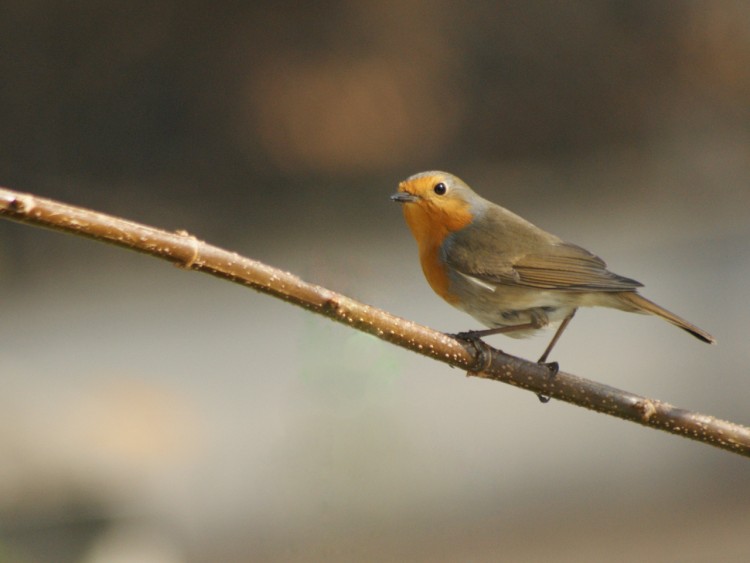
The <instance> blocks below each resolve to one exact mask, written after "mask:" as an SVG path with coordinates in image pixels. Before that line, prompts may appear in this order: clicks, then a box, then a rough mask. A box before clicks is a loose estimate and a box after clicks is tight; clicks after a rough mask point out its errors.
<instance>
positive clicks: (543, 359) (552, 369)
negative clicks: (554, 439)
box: [537, 309, 577, 403]
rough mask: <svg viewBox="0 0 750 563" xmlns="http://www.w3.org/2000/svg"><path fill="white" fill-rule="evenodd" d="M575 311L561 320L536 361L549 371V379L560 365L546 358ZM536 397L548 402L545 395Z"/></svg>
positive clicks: (554, 374)
mask: <svg viewBox="0 0 750 563" xmlns="http://www.w3.org/2000/svg"><path fill="white" fill-rule="evenodd" d="M576 311H577V309H573V310H572V311H571V312H570V314H569V315H568V316H567V317H565V318H564V319H563V321H562V322H561V323H560V326H559V327H558V328H557V331H556V332H555V335H554V336H553V337H552V340H551V341H550V343H549V344H548V345H547V349H546V350H545V351H544V354H542V356H541V357H540V358H539V360H537V363H538V364H541V365H543V366H545V367H546V368H547V369H548V370H549V374H550V378H554V377H555V376H556V375H557V372H558V371H560V365H559V364H558V363H557V362H547V357H548V356H549V353H550V352H551V351H552V348H554V347H555V344H557V341H558V340H560V336H562V333H563V331H564V330H565V328H566V327H567V326H568V324H569V323H570V321H571V319H572V318H573V316H574V315H575V314H576ZM537 397H539V400H540V401H541V402H542V403H548V402H549V397H547V396H546V395H542V394H541V393H538V394H537Z"/></svg>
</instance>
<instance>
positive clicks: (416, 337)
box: [0, 188, 750, 457]
mask: <svg viewBox="0 0 750 563" xmlns="http://www.w3.org/2000/svg"><path fill="white" fill-rule="evenodd" d="M0 215H2V216H4V217H6V218H8V219H12V220H15V221H20V222H23V223H29V224H32V225H36V226H40V227H47V228H50V229H54V230H58V231H63V232H67V233H71V234H75V235H79V236H84V237H88V238H93V239H95V240H99V241H102V242H108V243H111V244H115V245H117V246H121V247H124V248H129V249H131V250H135V251H137V252H142V253H144V254H150V255H152V256H156V257H158V258H162V259H164V260H168V261H170V262H173V263H174V264H176V265H178V266H180V267H182V268H186V269H191V270H197V271H201V272H206V273H209V274H212V275H214V276H217V277H220V278H224V279H228V280H231V281H233V282H236V283H240V284H244V285H247V286H249V287H252V288H253V289H256V290H258V291H260V292H263V293H267V294H269V295H273V296H274V297H277V298H279V299H283V300H284V301H287V302H290V303H294V304H295V305H299V306H300V307H304V308H305V309H308V310H310V311H313V312H315V313H318V314H321V315H324V316H326V317H328V318H330V319H333V320H335V321H338V322H340V323H343V324H346V325H349V326H352V327H353V328H356V329H358V330H361V331H363V332H367V333H369V334H372V335H374V336H377V337H378V338H381V339H383V340H386V341H388V342H392V343H393V344H397V345H398V346H401V347H403V348H406V349H408V350H412V351H414V352H417V353H419V354H423V355H425V356H429V357H431V358H433V359H435V360H438V361H441V362H444V363H447V364H449V365H452V366H456V367H459V368H461V369H464V370H467V371H468V372H469V374H470V375H476V376H479V377H483V378H487V379H494V380H497V381H502V382H504V383H509V384H511V385H515V386H516V387H521V388H523V389H528V390H530V391H533V392H534V393H538V394H543V395H546V396H548V397H554V398H556V399H559V400H561V401H566V402H568V403H572V404H574V405H578V406H581V407H585V408H588V409H591V410H595V411H598V412H601V413H605V414H609V415H612V416H617V417H619V418H623V419H625V420H630V421H632V422H637V423H639V424H642V425H644V426H650V427H652V428H658V429H660V430H664V431H666V432H671V433H672V434H677V435H680V436H684V437H686V438H690V439H693V440H697V441H700V442H704V443H706V444H710V445H713V446H716V447H718V448H722V449H725V450H728V451H731V452H734V453H737V454H740V455H743V456H747V457H750V428H748V427H746V426H742V425H739V424H734V423H731V422H727V421H724V420H720V419H717V418H714V417H712V416H707V415H703V414H699V413H696V412H692V411H688V410H685V409H679V408H677V407H674V406H672V405H669V404H667V403H664V402H661V401H657V400H654V399H648V398H646V397H641V396H639V395H635V394H633V393H629V392H627V391H622V390H620V389H615V388H614V387H609V386H607V385H603V384H601V383H596V382H594V381H589V380H587V379H583V378H581V377H577V376H575V375H572V374H569V373H563V372H560V373H558V374H557V375H556V376H555V377H554V378H550V376H549V371H548V370H547V368H545V367H543V366H540V365H538V364H536V363H533V362H529V361H526V360H523V359H520V358H516V357H514V356H509V355H507V354H504V353H503V352H501V351H499V350H496V349H494V348H491V347H489V346H486V345H485V346H478V345H474V344H471V343H468V342H465V341H463V340H458V339H455V338H453V337H451V336H448V335H446V334H443V333H441V332H437V331H435V330H432V329H430V328H427V327H425V326H421V325H418V324H416V323H413V322H411V321H407V320H405V319H402V318H399V317H396V316H394V315H391V314H389V313H387V312H385V311H382V310H380V309H377V308H375V307H371V306H369V305H365V304H363V303H360V302H358V301H355V300H354V299H350V298H349V297H346V296H344V295H341V294H339V293H336V292H333V291H330V290H328V289H325V288H323V287H320V286H318V285H314V284H310V283H307V282H305V281H303V280H301V279H300V278H298V277H297V276H294V275H292V274H290V273H289V272H284V271H281V270H277V269H275V268H272V267H270V266H267V265H265V264H262V263H260V262H257V261H255V260H251V259H249V258H245V257H243V256H240V255H239V254H237V253H235V252H229V251H227V250H222V249H220V248H217V247H215V246H211V245H209V244H206V243H205V242H203V241H199V240H198V239H196V238H195V237H194V236H192V235H190V234H188V233H186V232H184V231H178V232H176V233H172V232H167V231H162V230H159V229H154V228H152V227H147V226H145V225H141V224H138V223H134V222H132V221H126V220H124V219H119V218H116V217H112V216H109V215H105V214H103V213H98V212H95V211H90V210H87V209H82V208H80V207H74V206H71V205H65V204H62V203H58V202H56V201H53V200H49V199H43V198H39V197H36V196H33V195H30V194H24V193H19V192H15V191H12V190H8V189H5V188H0Z"/></svg>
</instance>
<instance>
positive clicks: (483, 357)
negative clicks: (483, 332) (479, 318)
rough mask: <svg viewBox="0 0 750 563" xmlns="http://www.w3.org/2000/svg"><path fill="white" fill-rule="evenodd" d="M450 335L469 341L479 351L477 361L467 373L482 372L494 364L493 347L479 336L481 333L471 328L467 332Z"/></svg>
mask: <svg viewBox="0 0 750 563" xmlns="http://www.w3.org/2000/svg"><path fill="white" fill-rule="evenodd" d="M448 336H450V337H452V338H457V339H458V340H463V341H465V342H468V343H469V344H471V345H472V346H473V347H474V349H475V350H476V351H477V361H476V362H475V363H474V365H473V366H472V367H471V368H469V370H468V371H467V375H476V374H478V373H482V372H483V371H486V370H487V369H489V367H490V366H491V365H492V348H491V347H490V345H489V344H487V343H486V342H485V341H484V340H482V339H481V338H480V337H479V334H478V333H477V332H476V331H473V330H469V331H466V332H457V333H455V334H450V333H449V334H448Z"/></svg>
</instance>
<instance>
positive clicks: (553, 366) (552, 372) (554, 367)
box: [536, 362, 560, 403]
mask: <svg viewBox="0 0 750 563" xmlns="http://www.w3.org/2000/svg"><path fill="white" fill-rule="evenodd" d="M539 365H540V366H544V367H546V368H547V369H548V370H549V378H550V379H554V378H555V376H556V375H557V373H558V372H559V371H560V364H558V363H557V362H539ZM536 396H537V398H538V399H539V402H540V403H549V401H550V397H548V396H547V395H542V394H541V393H537V394H536Z"/></svg>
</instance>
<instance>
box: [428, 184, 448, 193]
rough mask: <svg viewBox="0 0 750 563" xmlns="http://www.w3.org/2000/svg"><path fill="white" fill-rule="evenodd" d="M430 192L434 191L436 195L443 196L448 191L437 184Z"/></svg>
mask: <svg viewBox="0 0 750 563" xmlns="http://www.w3.org/2000/svg"><path fill="white" fill-rule="evenodd" d="M432 191H434V192H435V193H436V194H437V195H443V194H445V192H447V191H448V187H447V186H446V185H445V184H443V183H442V182H439V183H437V184H435V187H434V188H432Z"/></svg>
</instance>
